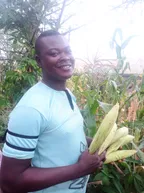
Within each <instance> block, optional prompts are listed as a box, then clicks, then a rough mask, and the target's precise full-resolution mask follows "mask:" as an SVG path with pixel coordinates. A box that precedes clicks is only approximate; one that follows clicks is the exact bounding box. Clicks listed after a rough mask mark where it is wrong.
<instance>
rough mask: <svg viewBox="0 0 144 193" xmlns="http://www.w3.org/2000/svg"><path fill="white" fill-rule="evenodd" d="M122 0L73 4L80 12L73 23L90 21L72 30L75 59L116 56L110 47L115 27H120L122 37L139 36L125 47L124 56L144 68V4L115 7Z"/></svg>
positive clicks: (113, 57) (73, 7) (135, 66)
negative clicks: (126, 7)
mask: <svg viewBox="0 0 144 193" xmlns="http://www.w3.org/2000/svg"><path fill="white" fill-rule="evenodd" d="M121 2H122V0H81V3H80V4H77V5H76V4H75V5H73V6H71V7H70V11H72V12H73V11H75V12H77V14H76V16H75V17H74V18H73V20H71V22H72V24H78V25H81V24H87V25H86V26H85V27H82V28H81V29H79V30H77V31H75V32H72V33H71V36H70V44H71V47H72V50H73V53H74V55H75V57H76V58H82V59H85V58H90V59H93V58H94V57H95V56H97V57H98V58H101V59H115V58H116V54H115V50H112V49H111V48H110V40H111V38H112V35H113V32H114V30H115V29H116V28H121V29H122V31H123V38H124V39H126V38H127V37H129V36H131V35H137V37H135V38H134V39H132V40H131V42H130V43H129V45H128V46H127V48H126V49H125V51H124V52H125V55H126V57H127V58H128V59H129V60H132V61H133V62H132V63H133V64H132V65H133V68H134V69H137V68H138V67H137V64H138V61H141V62H140V63H141V64H139V65H140V66H142V67H140V69H139V71H140V70H142V68H143V69H144V13H143V10H144V3H143V4H139V3H138V4H136V5H135V6H133V7H130V8H129V9H124V8H120V9H114V7H115V6H117V5H119V4H121Z"/></svg>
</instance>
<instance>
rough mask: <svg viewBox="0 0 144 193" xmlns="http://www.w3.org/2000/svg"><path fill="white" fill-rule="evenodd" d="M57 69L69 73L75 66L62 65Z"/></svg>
mask: <svg viewBox="0 0 144 193" xmlns="http://www.w3.org/2000/svg"><path fill="white" fill-rule="evenodd" d="M56 68H59V69H62V70H64V71H68V70H71V69H72V68H73V65H72V64H61V65H57V66H56Z"/></svg>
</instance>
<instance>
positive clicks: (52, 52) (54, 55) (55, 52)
mask: <svg viewBox="0 0 144 193" xmlns="http://www.w3.org/2000/svg"><path fill="white" fill-rule="evenodd" d="M58 54H59V52H58V51H51V52H49V53H48V55H49V56H52V57H56V56H57V55H58Z"/></svg>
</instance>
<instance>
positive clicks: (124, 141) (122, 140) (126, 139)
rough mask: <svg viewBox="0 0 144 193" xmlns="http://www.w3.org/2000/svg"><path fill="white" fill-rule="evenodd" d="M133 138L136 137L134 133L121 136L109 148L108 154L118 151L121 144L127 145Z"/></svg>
mask: <svg viewBox="0 0 144 193" xmlns="http://www.w3.org/2000/svg"><path fill="white" fill-rule="evenodd" d="M133 139H134V136H132V135H126V136H124V137H121V138H120V139H119V140H118V141H116V142H115V143H113V144H112V145H110V147H109V148H108V149H107V155H108V154H110V153H112V152H115V151H117V150H118V149H119V147H120V146H123V145H126V144H127V143H129V142H131V141H132V140H133Z"/></svg>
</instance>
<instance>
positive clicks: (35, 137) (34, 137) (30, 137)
mask: <svg viewBox="0 0 144 193" xmlns="http://www.w3.org/2000/svg"><path fill="white" fill-rule="evenodd" d="M7 133H8V134H10V135H13V136H15V137H20V138H25V139H37V138H38V136H30V135H21V134H17V133H13V132H11V131H9V130H7Z"/></svg>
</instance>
